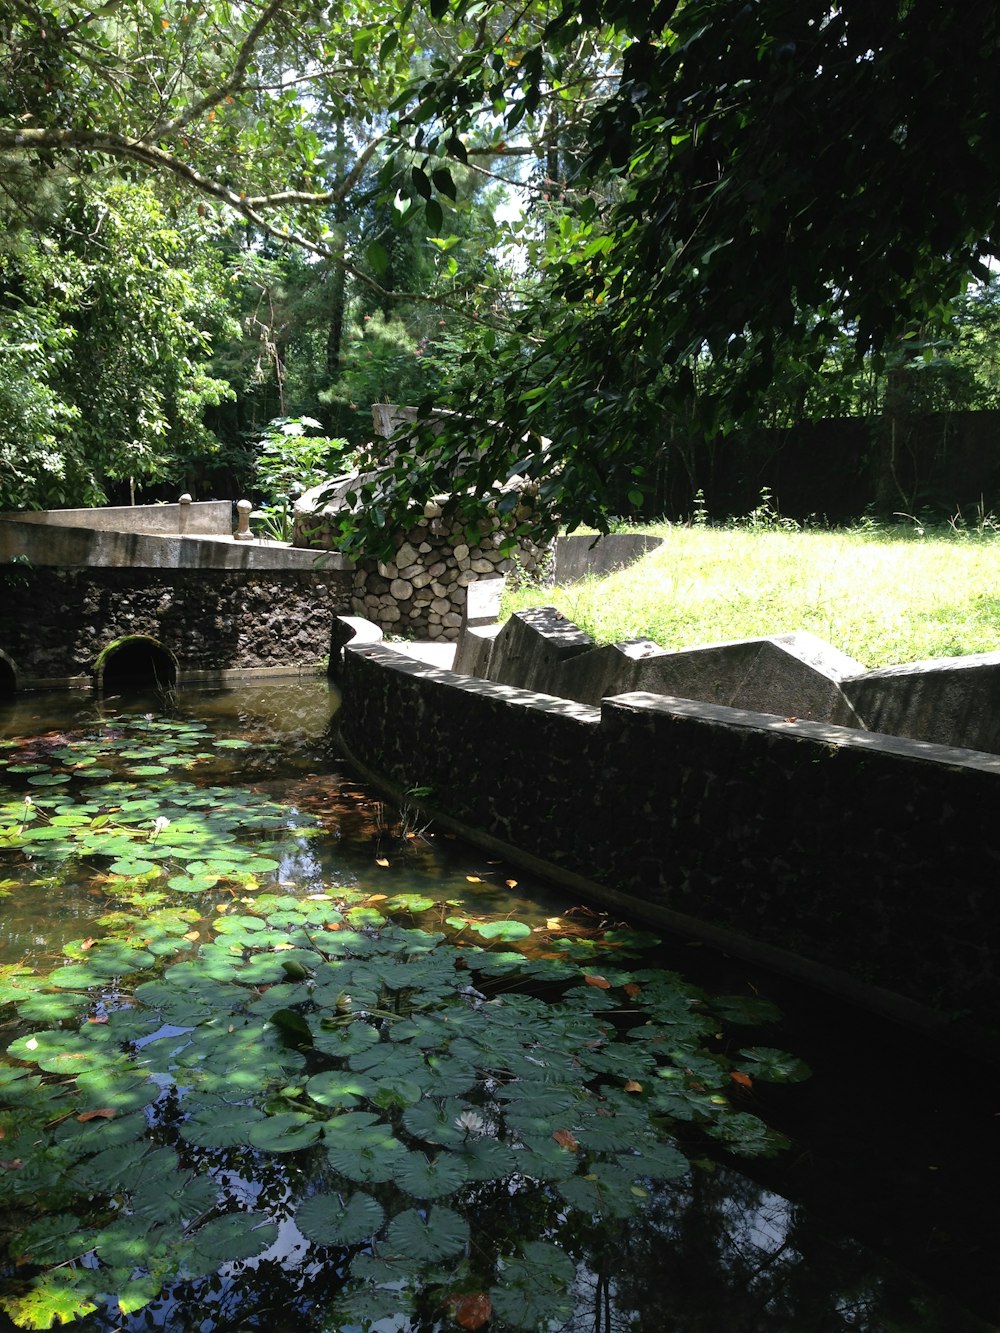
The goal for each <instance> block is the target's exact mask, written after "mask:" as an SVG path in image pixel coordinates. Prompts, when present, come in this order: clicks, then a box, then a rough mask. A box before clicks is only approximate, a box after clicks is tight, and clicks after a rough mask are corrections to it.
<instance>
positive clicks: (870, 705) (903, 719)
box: [843, 653, 1000, 753]
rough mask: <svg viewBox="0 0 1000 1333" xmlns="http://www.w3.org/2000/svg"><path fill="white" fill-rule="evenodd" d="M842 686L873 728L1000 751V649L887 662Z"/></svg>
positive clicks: (847, 681)
mask: <svg viewBox="0 0 1000 1333" xmlns="http://www.w3.org/2000/svg"><path fill="white" fill-rule="evenodd" d="M843 690H844V693H845V695H846V696H847V698H848V699H849V700H850V701H851V703H852V704H853V706H854V708H855V709H856V711H857V712H858V714H859V715H860V716H861V717H862V718H864V725H865V726H867V727H870V728H871V730H873V731H887V732H892V733H893V735H897V736H911V737H913V738H915V739H917V740H925V741H936V742H938V743H939V744H942V745H970V746H974V747H975V748H976V749H980V750H989V751H991V752H993V753H996V752H998V751H1000V653H976V654H970V655H969V656H968V657H940V658H932V659H931V660H930V661H927V662H912V663H908V664H907V665H905V666H892V667H885V668H883V669H882V670H880V671H869V672H866V673H865V674H864V675H858V676H854V677H853V678H852V679H848V680H845V681H844V682H843Z"/></svg>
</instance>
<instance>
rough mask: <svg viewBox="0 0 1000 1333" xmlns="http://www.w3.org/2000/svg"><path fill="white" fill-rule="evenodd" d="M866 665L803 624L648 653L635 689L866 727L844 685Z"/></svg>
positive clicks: (640, 664)
mask: <svg viewBox="0 0 1000 1333" xmlns="http://www.w3.org/2000/svg"><path fill="white" fill-rule="evenodd" d="M861 669H862V668H861V666H860V663H858V662H855V661H854V660H853V658H849V657H847V656H846V655H845V654H844V653H840V652H838V651H837V650H836V649H835V648H832V647H830V645H829V644H825V643H823V641H822V640H821V639H817V638H816V637H815V636H814V635H812V634H808V633H806V632H805V631H795V632H793V633H790V634H778V635H775V636H773V637H771V638H763V639H740V640H736V641H734V642H732V643H721V644H713V645H710V646H708V647H705V648H692V649H688V650H686V651H682V652H674V653H664V654H663V655H662V656H659V657H656V656H652V657H648V658H645V659H642V660H640V661H638V662H637V663H636V670H635V673H634V679H635V681H636V683H635V684H634V685H633V686H632V688H633V689H635V690H643V691H648V692H650V693H653V694H666V695H672V696H673V697H675V698H679V699H696V700H699V701H700V702H702V703H711V704H723V705H725V706H726V707H728V708H744V709H748V710H750V711H752V712H756V713H772V714H774V715H775V716H777V717H794V718H801V719H803V720H804V721H810V722H827V723H833V724H835V725H836V726H841V727H861V726H863V723H862V721H861V719H860V718H859V716H858V715H857V713H856V711H855V709H854V708H853V707H852V705H851V702H850V701H849V699H848V698H847V696H846V694H845V693H844V691H843V689H842V687H841V684H840V682H841V681H842V680H844V679H845V677H847V676H848V675H853V674H857V673H858V672H860V671H861Z"/></svg>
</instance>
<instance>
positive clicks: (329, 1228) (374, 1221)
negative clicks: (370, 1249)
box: [295, 1193, 385, 1245]
mask: <svg viewBox="0 0 1000 1333" xmlns="http://www.w3.org/2000/svg"><path fill="white" fill-rule="evenodd" d="M384 1221H385V1212H384V1210H383V1208H382V1206H381V1204H379V1203H378V1202H377V1201H376V1200H375V1199H373V1198H372V1197H371V1195H370V1194H362V1193H356V1194H352V1195H351V1196H350V1198H348V1200H347V1201H346V1203H344V1202H342V1201H341V1198H340V1196H339V1195H337V1194H314V1195H312V1196H311V1197H310V1198H308V1199H305V1200H304V1201H303V1202H302V1203H300V1204H299V1206H298V1208H297V1209H296V1212H295V1225H296V1226H297V1227H298V1229H299V1230H300V1231H301V1232H302V1234H303V1236H305V1237H306V1239H307V1240H311V1241H313V1242H314V1243H315V1244H316V1245H360V1244H362V1243H363V1242H364V1241H366V1240H368V1239H370V1237H372V1236H374V1235H375V1233H376V1232H377V1231H379V1230H380V1229H381V1227H382V1224H383V1223H384Z"/></svg>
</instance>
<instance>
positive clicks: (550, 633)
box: [487, 606, 594, 697]
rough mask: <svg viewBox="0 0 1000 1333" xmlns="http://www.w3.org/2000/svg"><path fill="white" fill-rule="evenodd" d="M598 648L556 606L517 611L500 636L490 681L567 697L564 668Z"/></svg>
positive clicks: (491, 662) (494, 653) (495, 648)
mask: <svg viewBox="0 0 1000 1333" xmlns="http://www.w3.org/2000/svg"><path fill="white" fill-rule="evenodd" d="M593 648H594V640H593V639H592V638H591V637H590V635H589V634H584V632H583V630H581V629H578V628H577V627H576V625H574V624H573V622H572V621H571V620H567V619H566V617H565V616H564V615H563V614H562V612H561V611H557V610H556V608H555V607H554V606H541V607H536V608H534V609H532V610H530V611H516V612H515V613H514V614H513V615H512V616H511V617H510V619H509V620H508V621H507V623H506V624H505V625H504V626H503V629H502V630H501V631H500V633H499V634H498V635H497V636H496V640H495V642H494V644H493V651H492V653H491V654H490V659H489V665H488V673H487V678H488V679H489V680H494V681H497V682H498V683H500V684H503V685H516V686H517V687H518V688H521V689H531V690H535V691H537V692H538V693H540V694H556V695H560V696H561V697H565V696H563V692H562V690H561V689H560V688H559V686H560V682H561V680H562V671H561V668H562V666H563V664H564V663H566V662H567V661H569V660H570V659H571V658H573V657H577V656H579V654H581V653H586V652H588V651H591V650H592V649H593Z"/></svg>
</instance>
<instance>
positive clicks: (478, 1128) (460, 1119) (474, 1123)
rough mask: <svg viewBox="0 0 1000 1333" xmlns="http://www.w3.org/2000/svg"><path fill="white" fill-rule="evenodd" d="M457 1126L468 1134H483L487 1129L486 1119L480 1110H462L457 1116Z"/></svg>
mask: <svg viewBox="0 0 1000 1333" xmlns="http://www.w3.org/2000/svg"><path fill="white" fill-rule="evenodd" d="M455 1128H456V1129H460V1130H464V1132H465V1133H466V1134H482V1133H483V1131H484V1130H485V1129H486V1121H485V1120H484V1119H483V1117H482V1116H481V1115H480V1114H479V1112H478V1111H461V1112H460V1113H459V1114H458V1115H457V1116H456V1117H455Z"/></svg>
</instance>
